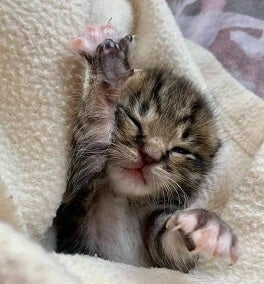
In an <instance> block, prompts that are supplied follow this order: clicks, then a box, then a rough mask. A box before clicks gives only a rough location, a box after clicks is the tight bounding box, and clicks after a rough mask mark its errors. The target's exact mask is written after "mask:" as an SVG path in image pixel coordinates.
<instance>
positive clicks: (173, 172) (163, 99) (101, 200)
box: [54, 25, 239, 272]
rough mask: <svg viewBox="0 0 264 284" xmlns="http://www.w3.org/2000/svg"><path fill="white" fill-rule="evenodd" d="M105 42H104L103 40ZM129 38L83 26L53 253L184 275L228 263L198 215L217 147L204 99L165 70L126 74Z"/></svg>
mask: <svg viewBox="0 0 264 284" xmlns="http://www.w3.org/2000/svg"><path fill="white" fill-rule="evenodd" d="M110 38H111V39H110ZM132 41H133V38H132V37H131V36H130V35H127V36H125V37H124V38H121V39H119V38H118V34H117V33H116V32H115V30H114V29H113V28H112V27H111V26H110V25H107V26H103V27H101V28H98V29H97V28H92V27H90V28H89V29H88V30H87V34H86V35H85V36H84V37H80V38H77V39H76V40H75V41H74V44H75V46H76V48H77V49H78V50H79V51H80V52H82V53H83V55H84V57H85V58H86V60H87V62H88V65H89V68H90V73H91V74H90V82H89V86H90V88H89V90H86V91H85V92H84V94H83V96H82V98H81V100H80V104H79V107H78V112H77V115H76V121H75V127H74V129H73V143H72V157H71V164H70V168H69V176H68V183H67V190H66V192H65V195H64V199H63V202H62V204H61V206H60V208H59V209H58V211H57V216H56V218H55V221H54V224H55V228H56V232H57V252H63V253H80V254H89V255H94V254H96V255H98V256H99V257H102V258H104V259H109V260H113V261H117V262H124V263H128V264H133V265H137V266H145V267H150V266H157V267H166V268H172V269H177V270H180V271H183V272H188V271H189V270H190V269H191V268H192V267H194V265H195V264H196V262H197V260H198V256H199V255H200V254H203V253H207V254H209V255H211V256H213V257H218V258H220V257H221V258H224V257H230V258H231V260H232V262H235V261H236V260H237V258H238V253H239V250H238V242H237V238H236V236H235V235H234V234H233V232H232V230H231V228H230V227H229V226H228V225H227V224H226V223H225V222H224V221H223V220H222V219H220V217H218V216H217V215H216V214H214V213H212V212H210V211H207V210H206V209H204V208H199V202H198V201H199V198H200V195H201V193H202V192H203V191H205V190H206V188H204V187H205V186H206V179H207V177H208V175H209V174H210V172H211V171H212V169H213V168H214V163H215V159H216V157H217V156H218V155H219V153H220V148H221V143H220V140H219V137H218V133H217V127H216V121H215V117H214V113H213V111H212V110H211V108H210V105H209V103H208V102H207V100H206V98H205V97H204V96H203V95H202V94H201V92H200V91H198V90H197V89H196V88H195V87H194V86H193V84H192V83H191V82H190V81H189V80H188V79H186V78H184V77H179V76H176V75H174V74H173V73H172V72H171V71H170V70H167V69H166V68H149V69H148V68H146V69H144V70H142V71H141V72H134V71H133V69H132V68H131V67H130V64H129V61H128V55H129V49H130V46H131V42H132Z"/></svg>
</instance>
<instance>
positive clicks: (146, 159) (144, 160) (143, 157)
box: [139, 150, 155, 165]
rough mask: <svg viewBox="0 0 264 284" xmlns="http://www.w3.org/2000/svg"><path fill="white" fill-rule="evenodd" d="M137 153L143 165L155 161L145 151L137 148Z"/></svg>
mask: <svg viewBox="0 0 264 284" xmlns="http://www.w3.org/2000/svg"><path fill="white" fill-rule="evenodd" d="M139 153H140V156H141V160H142V163H144V164H145V165H150V164H153V163H155V159H153V158H152V157H150V156H149V155H148V154H147V153H146V152H144V151H142V150H139Z"/></svg>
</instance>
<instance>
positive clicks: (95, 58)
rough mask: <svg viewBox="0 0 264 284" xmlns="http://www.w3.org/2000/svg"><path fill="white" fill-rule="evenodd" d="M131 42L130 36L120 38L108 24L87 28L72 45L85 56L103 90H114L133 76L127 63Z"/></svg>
mask: <svg viewBox="0 0 264 284" xmlns="http://www.w3.org/2000/svg"><path fill="white" fill-rule="evenodd" d="M132 41H133V37H132V36H131V35H126V36H124V37H123V38H121V37H120V35H119V33H118V32H117V31H116V30H115V29H114V28H113V26H112V25H110V24H108V25H106V26H101V27H98V28H95V27H89V28H88V29H87V31H86V33H85V34H84V35H83V36H82V37H78V38H76V39H75V40H73V45H74V47H75V49H76V50H77V51H79V52H81V53H82V54H84V55H85V57H86V59H87V61H88V63H90V67H91V68H92V69H93V71H94V74H95V75H97V80H99V81H100V82H103V86H104V88H105V87H106V88H107V87H111V88H112V87H114V88H115V87H116V86H118V85H121V84H122V83H123V82H124V81H125V80H126V79H127V78H128V77H130V76H131V75H133V72H134V71H133V69H132V68H131V67H130V65H129V62H128V56H129V50H130V47H131V43H132Z"/></svg>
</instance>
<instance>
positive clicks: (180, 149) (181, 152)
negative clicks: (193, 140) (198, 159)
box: [170, 146, 192, 155]
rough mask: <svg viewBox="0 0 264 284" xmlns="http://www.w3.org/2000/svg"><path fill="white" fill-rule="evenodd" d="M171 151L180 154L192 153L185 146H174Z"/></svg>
mask: <svg viewBox="0 0 264 284" xmlns="http://www.w3.org/2000/svg"><path fill="white" fill-rule="evenodd" d="M170 152H174V153H178V154H182V155H192V153H191V152H190V151H189V150H187V149H185V148H182V147H177V146H176V147H173V148H172V149H171V150H170Z"/></svg>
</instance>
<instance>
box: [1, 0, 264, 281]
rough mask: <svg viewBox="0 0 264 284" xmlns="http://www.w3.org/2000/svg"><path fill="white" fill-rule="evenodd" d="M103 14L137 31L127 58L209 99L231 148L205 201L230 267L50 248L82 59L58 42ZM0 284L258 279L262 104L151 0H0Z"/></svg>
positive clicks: (102, 19) (263, 177)
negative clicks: (222, 224) (143, 263)
mask: <svg viewBox="0 0 264 284" xmlns="http://www.w3.org/2000/svg"><path fill="white" fill-rule="evenodd" d="M110 17H112V23H113V24H114V25H115V26H116V27H118V28H119V29H120V30H121V31H122V32H124V33H127V32H132V33H134V34H136V35H137V45H136V48H135V51H134V57H133V62H134V65H135V67H137V68H141V67H144V66H150V65H156V64H160V63H162V64H164V63H167V64H169V65H171V66H172V67H174V68H177V70H178V71H179V72H181V73H184V74H186V75H187V76H189V77H190V78H191V79H192V80H193V81H194V82H196V84H197V85H199V86H200V87H201V88H203V89H204V90H207V91H208V93H210V94H212V97H213V99H214V100H215V102H216V104H217V105H218V107H219V110H220V113H221V115H222V117H223V125H224V129H225V131H226V133H227V135H228V136H229V137H230V144H231V145H232V146H233V150H232V152H231V155H230V160H229V161H228V168H229V172H228V173H227V175H226V176H225V177H223V178H222V182H221V186H220V187H221V188H222V189H230V200H229V202H228V203H227V204H226V205H225V207H224V208H223V202H222V201H223V200H222V199H223V195H222V194H220V195H219V196H220V197H221V199H219V196H216V198H215V199H214V200H213V201H212V205H213V207H214V208H216V209H221V211H223V212H222V213H223V216H224V218H225V219H226V220H227V221H228V222H229V223H230V224H231V226H232V227H233V228H234V230H235V231H236V232H237V234H238V237H239V239H240V245H241V251H242V256H241V258H240V259H239V261H238V263H237V264H235V265H234V266H233V267H227V266H226V265H225V264H220V263H219V262H210V263H202V264H201V265H200V266H199V267H198V268H197V269H196V270H194V271H192V272H191V273H190V274H188V275H183V274H181V273H179V272H175V271H170V270H166V269H144V268H136V267H132V266H128V265H124V264H117V263H112V262H109V261H104V260H101V259H98V258H95V257H89V256H80V255H75V256H72V255H56V254H55V253H48V252H46V251H45V250H44V248H43V247H42V245H41V243H45V246H46V248H47V247H48V246H49V245H50V244H49V243H48V241H47V240H46V236H45V232H46V231H47V229H48V228H49V227H50V225H51V224H52V219H53V217H54V216H55V213H56V210H57V208H58V206H59V204H60V202H61V197H62V194H63V191H64V189H65V174H66V169H67V149H68V142H69V130H70V127H71V112H72V110H73V107H72V106H73V104H74V98H75V97H76V94H78V93H79V92H80V91H81V84H82V79H83V77H82V76H80V75H81V74H82V73H81V64H80V63H79V62H78V61H77V60H76V57H75V56H74V54H73V53H72V52H71V51H70V43H69V40H70V39H71V38H74V37H75V36H76V35H77V34H78V32H81V31H82V30H83V29H84V28H85V26H86V25H87V24H105V23H106V22H107V21H108V20H109V19H110ZM0 38H1V41H0V52H1V53H0V72H1V73H0V88H1V94H0V96H1V103H0V220H1V222H0V283H1V284H2V283H30V284H31V283H34V284H35V283H44V284H46V283H178V284H181V283H215V284H217V283H264V270H263V264H264V259H263V251H264V234H263V227H264V226H263V225H264V224H263V214H264V210H263V185H264V174H263V172H264V146H263V145H262V143H263V138H264V137H263V133H264V121H263V120H264V103H263V101H262V100H261V99H259V98H258V97H256V96H255V95H254V94H253V93H251V92H249V91H248V90H246V89H245V88H243V87H242V86H241V85H240V84H238V83H237V82H236V81H235V80H234V79H233V78H232V77H231V76H230V75H229V74H228V73H227V72H226V71H225V70H224V69H223V68H222V67H221V66H220V64H219V63H218V62H217V61H216V59H215V58H214V57H213V56H212V55H211V54H210V53H208V52H207V51H205V50H204V49H202V48H201V47H198V46H197V45H195V44H193V43H191V42H185V41H184V39H183V37H182V35H181V33H180V31H179V29H178V27H177V25H176V24H175V22H174V19H173V17H172V15H171V14H170V11H169V9H168V7H167V5H166V3H165V2H164V1H162V0H144V1H141V0H133V1H131V2H128V1H126V0H111V1H107V0H101V1H100V0H96V1H95V0H71V1H57V0H50V1H41V0H34V1H27V0H13V1H2V3H1V10H0Z"/></svg>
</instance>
